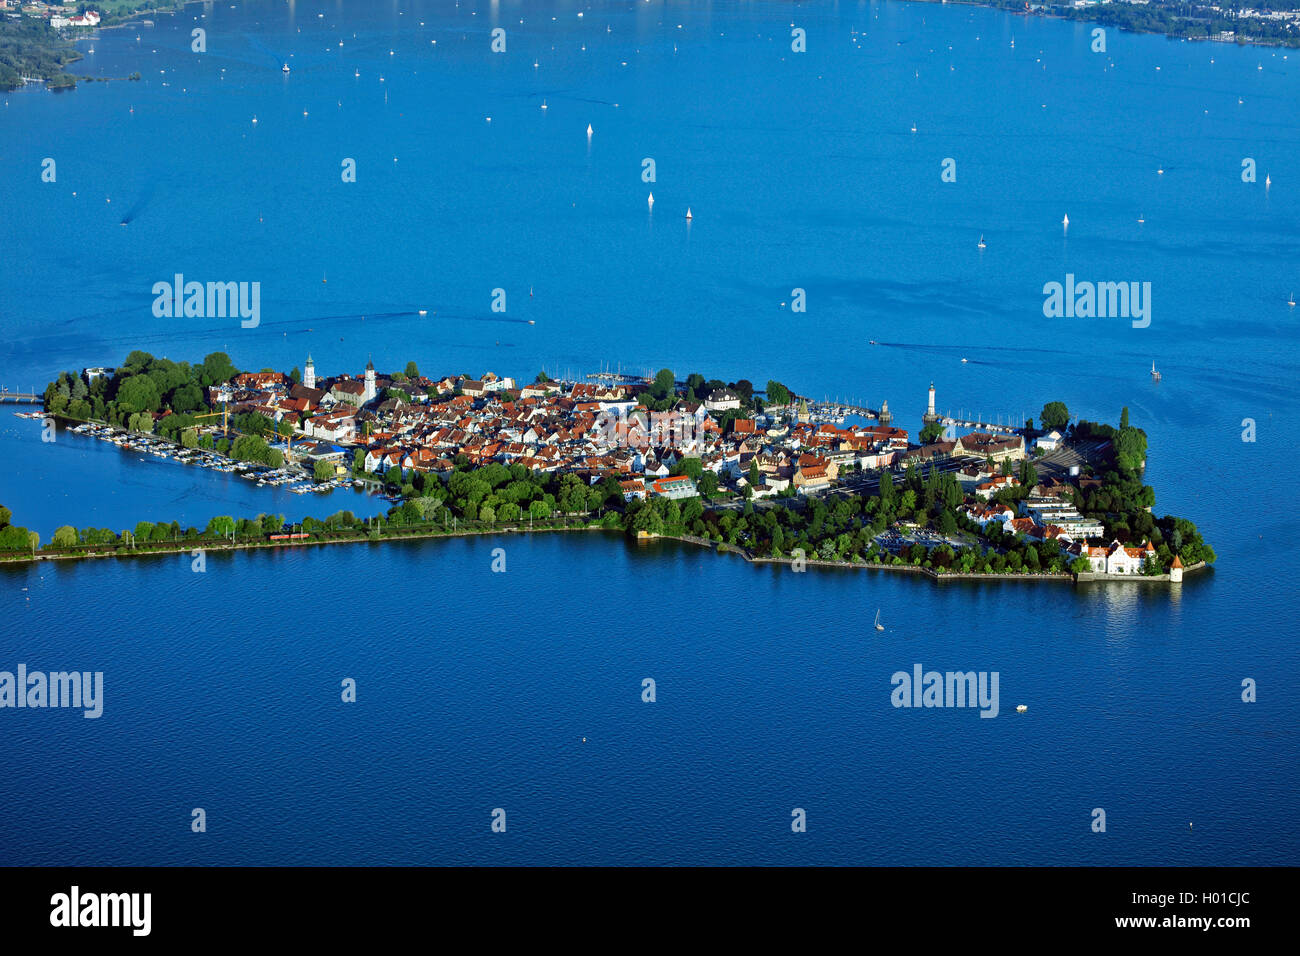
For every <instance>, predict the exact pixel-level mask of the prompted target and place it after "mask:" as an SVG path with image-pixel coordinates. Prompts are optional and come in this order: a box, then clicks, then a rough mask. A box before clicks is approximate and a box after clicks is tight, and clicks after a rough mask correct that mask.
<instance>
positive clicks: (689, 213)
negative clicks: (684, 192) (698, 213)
mask: <svg viewBox="0 0 1300 956" xmlns="http://www.w3.org/2000/svg"><path fill="white" fill-rule="evenodd" d="M686 218H687V219H694V218H695V217H694V216H692V215H691V207H690V206H687V207H686Z"/></svg>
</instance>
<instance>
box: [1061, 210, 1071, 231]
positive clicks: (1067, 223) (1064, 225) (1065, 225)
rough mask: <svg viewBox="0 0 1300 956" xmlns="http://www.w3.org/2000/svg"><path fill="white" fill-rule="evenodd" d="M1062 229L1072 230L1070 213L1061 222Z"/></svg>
mask: <svg viewBox="0 0 1300 956" xmlns="http://www.w3.org/2000/svg"><path fill="white" fill-rule="evenodd" d="M1061 227H1062V228H1063V229H1067V230H1068V229H1069V228H1070V216H1069V214H1068V213H1067V214H1066V216H1065V218H1064V219H1062V220H1061Z"/></svg>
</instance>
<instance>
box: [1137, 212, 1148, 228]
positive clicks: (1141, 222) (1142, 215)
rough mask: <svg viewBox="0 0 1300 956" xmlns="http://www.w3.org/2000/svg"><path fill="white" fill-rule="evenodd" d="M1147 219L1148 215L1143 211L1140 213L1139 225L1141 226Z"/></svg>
mask: <svg viewBox="0 0 1300 956" xmlns="http://www.w3.org/2000/svg"><path fill="white" fill-rule="evenodd" d="M1146 221H1147V219H1146V216H1145V215H1144V214H1143V213H1138V225H1139V226H1140V225H1142V224H1143V223H1144V222H1146Z"/></svg>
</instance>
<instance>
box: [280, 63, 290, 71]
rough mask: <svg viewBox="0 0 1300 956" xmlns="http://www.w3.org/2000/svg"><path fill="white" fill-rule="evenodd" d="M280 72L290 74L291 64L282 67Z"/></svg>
mask: <svg viewBox="0 0 1300 956" xmlns="http://www.w3.org/2000/svg"><path fill="white" fill-rule="evenodd" d="M280 72H281V73H288V72H289V64H288V63H286V64H285V65H284V66H282V67H280Z"/></svg>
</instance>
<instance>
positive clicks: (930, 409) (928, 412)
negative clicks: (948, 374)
mask: <svg viewBox="0 0 1300 956" xmlns="http://www.w3.org/2000/svg"><path fill="white" fill-rule="evenodd" d="M938 420H939V416H938V415H936V414H935V412H934V382H931V383H930V400H929V402H928V403H927V404H926V406H925V415H924V416H922V418H921V421H923V422H925V423H926V424H927V425H928V424H930V422H937V421H938Z"/></svg>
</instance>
